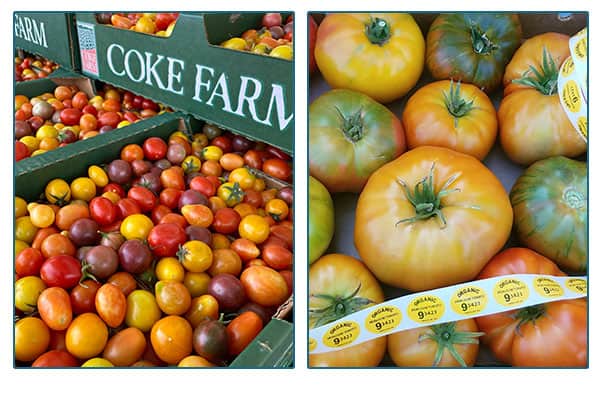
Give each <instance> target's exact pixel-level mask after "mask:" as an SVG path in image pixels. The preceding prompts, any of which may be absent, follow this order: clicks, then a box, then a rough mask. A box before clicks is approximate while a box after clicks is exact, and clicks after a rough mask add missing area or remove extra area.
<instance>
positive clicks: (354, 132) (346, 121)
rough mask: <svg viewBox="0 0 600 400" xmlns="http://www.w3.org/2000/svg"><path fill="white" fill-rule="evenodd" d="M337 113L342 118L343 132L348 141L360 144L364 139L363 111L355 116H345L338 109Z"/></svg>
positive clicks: (359, 111)
mask: <svg viewBox="0 0 600 400" xmlns="http://www.w3.org/2000/svg"><path fill="white" fill-rule="evenodd" d="M336 110H337V112H338V113H339V114H340V117H341V118H342V132H343V133H344V136H345V137H346V139H348V140H349V141H351V142H352V143H356V142H358V141H359V140H360V139H362V137H363V117H362V109H360V110H358V111H357V112H355V113H354V114H351V115H349V116H345V115H344V114H343V113H342V111H341V110H340V109H339V108H337V107H336Z"/></svg>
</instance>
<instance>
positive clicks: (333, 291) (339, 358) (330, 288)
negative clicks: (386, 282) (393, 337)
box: [308, 254, 387, 367]
mask: <svg viewBox="0 0 600 400" xmlns="http://www.w3.org/2000/svg"><path fill="white" fill-rule="evenodd" d="M308 291H309V298H308V308H309V328H317V327H319V326H321V325H325V324H327V323H329V322H333V321H335V320H338V319H340V318H343V317H345V316H346V315H349V314H352V313H353V312H355V311H358V310H361V309H363V308H365V307H368V306H371V305H374V304H377V303H381V302H383V300H384V297H383V291H382V289H381V286H380V285H379V282H377V280H376V279H375V277H374V276H373V275H372V274H371V273H370V272H369V270H368V269H367V268H366V267H365V265H364V264H363V263H361V262H360V261H358V260H357V259H355V258H353V257H350V256H346V255H343V254H327V255H325V256H323V257H321V258H320V259H318V260H317V261H316V262H315V263H314V264H313V265H311V267H310V270H309V275H308ZM386 342H387V337H385V336H382V337H380V338H377V339H373V340H370V341H368V342H364V343H361V344H357V345H355V346H352V347H348V348H347V349H343V350H337V351H331V352H327V353H320V354H310V355H309V358H308V363H309V365H310V366H311V367H376V366H378V365H379V363H380V362H381V360H382V359H383V356H384V355H385V349H386Z"/></svg>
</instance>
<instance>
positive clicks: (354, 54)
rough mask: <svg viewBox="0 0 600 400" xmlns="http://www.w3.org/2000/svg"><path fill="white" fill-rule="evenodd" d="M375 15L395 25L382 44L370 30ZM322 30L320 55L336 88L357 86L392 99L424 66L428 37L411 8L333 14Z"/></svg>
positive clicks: (318, 45) (319, 62)
mask: <svg viewBox="0 0 600 400" xmlns="http://www.w3.org/2000/svg"><path fill="white" fill-rule="evenodd" d="M375 18H379V19H381V20H384V21H385V22H386V23H387V25H388V27H389V30H390V36H389V39H388V40H387V41H385V42H384V43H382V44H378V43H376V42H372V41H371V40H370V39H369V36H368V34H365V33H366V30H365V27H367V26H369V25H371V23H372V22H374V20H375ZM318 32H319V34H318V35H317V41H316V43H315V59H316V62H317V65H318V67H319V70H320V71H321V74H322V75H323V77H324V78H325V80H326V81H327V83H329V86H331V87H333V88H346V89H351V90H355V91H358V92H361V93H365V94H366V95H368V96H370V97H371V98H373V99H375V100H377V101H380V102H383V103H387V102H390V101H392V100H395V99H398V98H400V97H402V96H404V95H405V94H406V93H407V92H408V91H409V90H410V89H411V88H413V87H414V86H415V84H416V83H417V81H418V80H419V78H420V76H421V73H422V72H423V64H424V63H425V39H424V38H423V34H422V33H421V30H420V28H419V26H418V25H417V23H416V22H415V20H414V19H413V17H412V16H411V15H409V14H401V13H388V14H343V13H335V14H328V15H327V16H326V17H325V18H324V19H323V21H321V24H320V25H319V31H318ZM358 49H360V51H359V50H358Z"/></svg>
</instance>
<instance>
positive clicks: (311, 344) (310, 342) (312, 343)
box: [308, 338, 317, 351]
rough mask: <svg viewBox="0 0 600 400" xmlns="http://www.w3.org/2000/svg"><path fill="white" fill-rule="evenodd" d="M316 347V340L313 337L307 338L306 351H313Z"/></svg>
mask: <svg viewBox="0 0 600 400" xmlns="http://www.w3.org/2000/svg"><path fill="white" fill-rule="evenodd" d="M316 348H317V340H316V339H314V338H309V339H308V351H314V350H315V349H316Z"/></svg>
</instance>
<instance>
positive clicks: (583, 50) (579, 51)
mask: <svg viewBox="0 0 600 400" xmlns="http://www.w3.org/2000/svg"><path fill="white" fill-rule="evenodd" d="M574 50H575V57H577V58H578V59H580V60H585V58H586V57H587V38H585V37H582V38H581V39H579V40H578V41H577V43H576V44H575V46H574Z"/></svg>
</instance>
